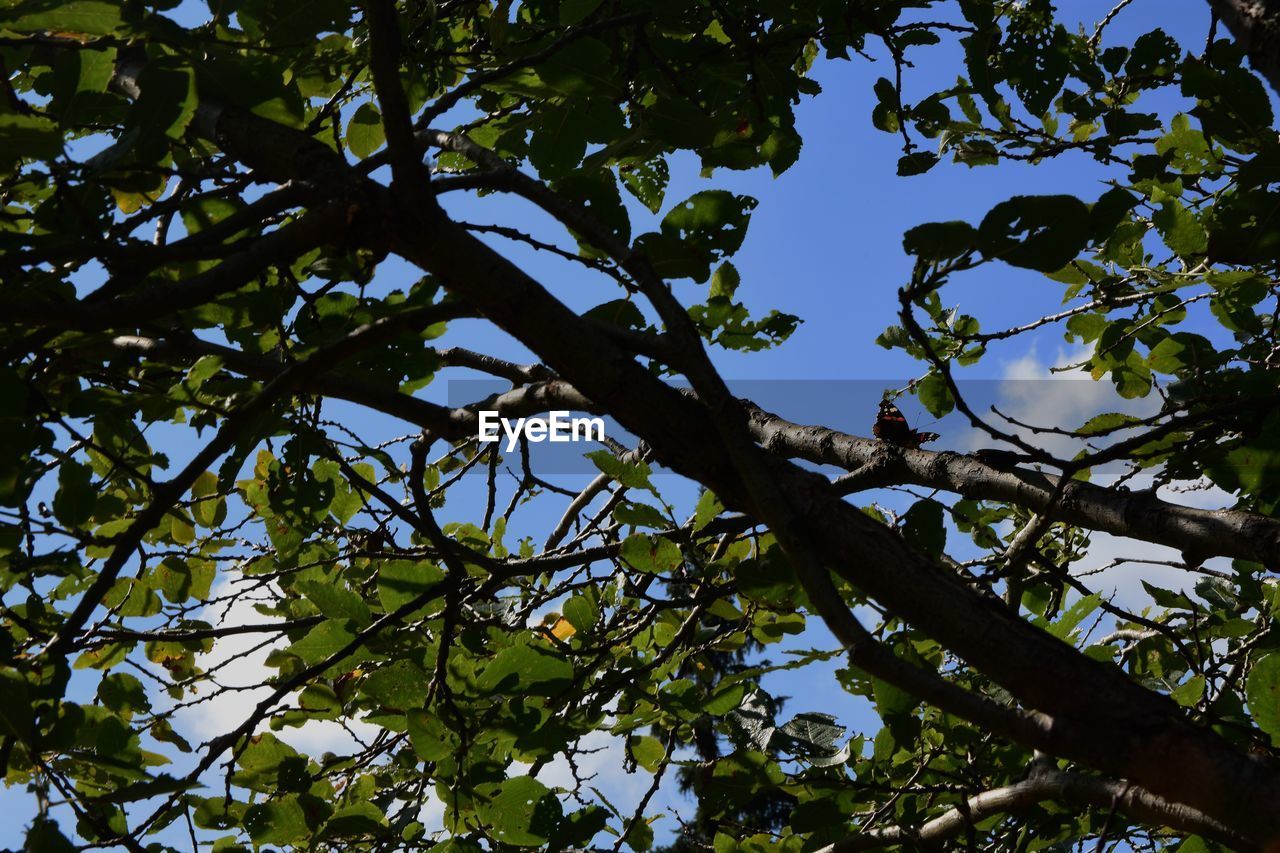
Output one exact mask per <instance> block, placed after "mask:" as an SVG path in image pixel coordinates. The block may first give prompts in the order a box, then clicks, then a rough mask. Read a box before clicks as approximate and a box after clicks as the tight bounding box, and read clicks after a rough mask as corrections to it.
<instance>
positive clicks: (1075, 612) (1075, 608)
mask: <svg viewBox="0 0 1280 853" xmlns="http://www.w3.org/2000/svg"><path fill="white" fill-rule="evenodd" d="M1101 604H1102V596H1101V595H1099V594H1097V593H1094V594H1093V595H1086V596H1085V597H1084V598H1081V599H1080V600H1079V601H1077V602H1076V603H1075V604H1073V605H1071V606H1070V607H1068V608H1067V609H1066V610H1065V611H1063V613H1062V615H1061V616H1059V617H1058V621H1057V622H1054V623H1053V624H1052V625H1048V626H1047V627H1046V628H1045V630H1047V631H1048V632H1049V633H1050V634H1052V635H1053V636H1055V637H1057V638H1058V639H1059V640H1069V639H1070V638H1071V634H1072V632H1073V631H1075V629H1076V627H1077V626H1078V625H1079V624H1080V623H1081V622H1083V621H1084V620H1085V618H1086V617H1087V616H1088V615H1089V614H1090V613H1092V612H1093V611H1095V610H1097V609H1098V607H1099V606H1100V605H1101Z"/></svg>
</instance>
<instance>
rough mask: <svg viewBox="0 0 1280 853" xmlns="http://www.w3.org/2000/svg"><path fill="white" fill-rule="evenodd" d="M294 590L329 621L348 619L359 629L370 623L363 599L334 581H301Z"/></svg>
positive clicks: (369, 615)
mask: <svg viewBox="0 0 1280 853" xmlns="http://www.w3.org/2000/svg"><path fill="white" fill-rule="evenodd" d="M295 588H296V589H297V590H298V592H300V593H302V594H303V595H305V596H306V597H307V600H308V601H310V602H311V603H312V604H314V605H315V606H316V607H317V608H319V610H320V612H321V613H323V614H324V615H325V616H328V617H329V618H330V619H350V620H352V621H353V622H355V623H356V625H357V626H359V627H364V626H365V625H368V624H369V623H370V622H371V621H372V616H371V614H370V612H369V606H368V605H367V604H365V603H364V599H362V598H361V597H360V596H359V595H357V594H356V593H354V592H352V591H351V590H349V589H347V588H346V587H343V586H339V585H338V584H337V583H335V582H334V581H318V580H315V581H302V582H301V583H298V584H297V585H296V586H295Z"/></svg>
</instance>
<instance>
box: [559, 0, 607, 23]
mask: <svg viewBox="0 0 1280 853" xmlns="http://www.w3.org/2000/svg"><path fill="white" fill-rule="evenodd" d="M601 2H603V0H563V2H562V3H561V4H560V23H561V24H562V25H565V26H571V25H573V24H576V23H578V22H579V21H581V20H583V19H584V18H586V17H587V16H588V15H590V14H591V13H592V12H594V11H595V10H596V9H597V8H599V6H600V3H601Z"/></svg>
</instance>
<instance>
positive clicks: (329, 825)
mask: <svg viewBox="0 0 1280 853" xmlns="http://www.w3.org/2000/svg"><path fill="white" fill-rule="evenodd" d="M386 830H387V816H386V815H384V814H383V813H382V810H381V809H379V808H378V807H377V806H375V805H374V804H373V803H371V802H369V801H368V800H364V801H361V802H358V803H351V804H350V805H346V806H343V807H342V808H340V809H338V810H337V811H336V812H334V813H333V816H332V817H330V818H329V820H328V821H327V822H326V823H325V825H324V827H323V828H322V829H321V830H320V833H319V837H321V838H366V837H368V836H373V837H375V838H376V837H378V836H380V835H382V834H384V833H385V832H386Z"/></svg>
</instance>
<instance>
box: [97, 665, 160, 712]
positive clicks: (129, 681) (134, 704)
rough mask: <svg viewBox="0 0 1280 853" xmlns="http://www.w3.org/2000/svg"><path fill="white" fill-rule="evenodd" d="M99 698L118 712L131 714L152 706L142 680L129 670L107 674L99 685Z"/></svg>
mask: <svg viewBox="0 0 1280 853" xmlns="http://www.w3.org/2000/svg"><path fill="white" fill-rule="evenodd" d="M98 698H99V699H100V700H102V704H103V705H105V706H106V707H108V708H110V709H111V710H112V711H115V712H117V713H126V714H131V713H133V712H134V711H147V710H150V708H151V701H150V700H149V699H147V691H146V689H145V688H144V687H143V686H142V682H141V681H139V680H138V679H137V678H135V677H134V676H132V675H130V674H129V673H127V672H117V673H114V674H112V675H108V676H105V677H104V678H103V679H102V682H101V683H100V684H99V685H98Z"/></svg>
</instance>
